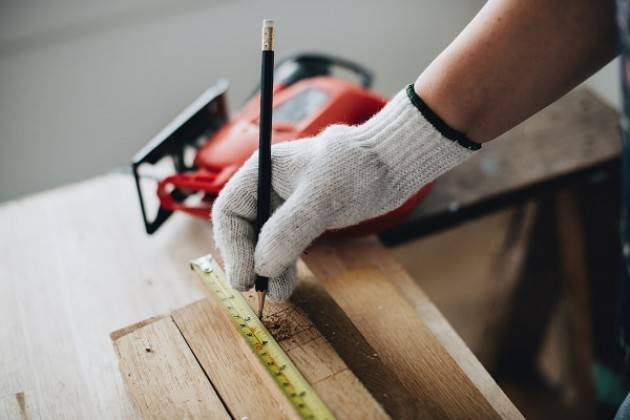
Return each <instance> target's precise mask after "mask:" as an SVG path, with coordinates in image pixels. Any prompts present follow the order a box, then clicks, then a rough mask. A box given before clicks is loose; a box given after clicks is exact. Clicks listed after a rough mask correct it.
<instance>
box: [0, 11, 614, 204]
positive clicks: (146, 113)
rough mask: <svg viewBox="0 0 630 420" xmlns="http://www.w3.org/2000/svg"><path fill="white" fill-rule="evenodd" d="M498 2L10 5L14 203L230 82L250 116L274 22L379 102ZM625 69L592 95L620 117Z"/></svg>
mask: <svg viewBox="0 0 630 420" xmlns="http://www.w3.org/2000/svg"><path fill="white" fill-rule="evenodd" d="M483 3H484V2H483V1H481V0H469V1H465V2H462V1H454V0H449V1H436V0H421V1H399V2H396V6H395V7H392V5H391V4H389V3H388V2H379V1H373V0H366V1H362V2H361V3H360V4H359V3H356V2H349V1H330V0H324V1H317V2H306V1H293V2H289V1H266V2H264V3H263V2H246V1H224V0H211V1H203V0H180V1H178V2H172V1H165V0H151V1H149V0H135V1H123V0H111V1H106V2H100V1H95V0H89V1H85V0H81V1H80V0H57V1H55V2H50V1H44V0H26V1H16V0H4V1H2V2H0V201H6V200H10V199H13V198H16V197H20V196H23V195H25V194H30V193H33V192H37V191H41V190H45V189H48V188H51V187H55V186H58V185H62V184H65V183H69V182H75V181H78V180H82V179H85V178H88V177H92V176H95V175H97V174H102V173H105V172H107V171H109V170H111V169H112V168H115V167H120V166H124V165H126V164H127V162H128V161H129V160H130V157H131V156H132V154H133V153H135V152H136V151H137V150H138V149H139V148H140V147H141V146H142V145H144V144H145V143H146V142H147V141H148V140H149V139H150V138H151V137H152V136H153V135H154V134H156V133H157V132H158V131H159V130H160V129H161V128H162V127H163V126H164V125H165V124H166V123H167V122H169V121H170V120H171V119H172V118H173V117H174V116H175V115H177V113H178V112H179V111H181V110H182V109H183V108H184V107H185V106H186V105H188V104H189V103H190V102H192V100H194V99H195V98H196V97H197V96H198V95H199V94H201V93H202V92H203V91H204V90H205V89H206V88H207V87H209V86H210V85H212V84H213V83H214V82H215V81H216V80H217V79H219V78H221V77H226V78H228V79H229V80H230V81H231V87H230V91H229V95H228V100H229V106H230V107H231V109H237V108H238V107H240V105H241V104H242V103H243V100H244V99H245V97H246V95H248V94H249V93H251V90H252V89H253V86H255V85H256V83H257V82H258V77H259V68H258V66H259V63H258V60H259V54H258V50H259V30H260V29H259V26H260V20H261V19H262V18H265V17H269V16H272V17H273V18H274V19H276V21H277V23H278V40H277V47H276V50H277V55H278V57H282V56H284V55H287V54H290V53H293V52H300V51H315V52H326V53H330V54H334V55H339V56H341V57H345V58H348V59H351V60H354V61H357V62H359V63H362V64H363V65H365V66H367V67H368V68H371V69H372V70H373V71H374V74H375V76H376V80H375V86H374V88H375V90H376V91H379V92H381V93H383V94H385V95H391V94H393V93H395V92H396V91H397V90H398V89H399V88H401V87H402V86H403V85H404V84H406V83H408V82H410V81H413V80H414V79H415V77H416V76H417V75H418V74H419V73H420V72H421V71H422V69H423V68H424V67H426V66H427V65H428V64H429V63H430V61H431V60H432V59H433V58H434V57H435V56H436V55H437V54H438V53H439V52H440V51H441V50H442V49H443V48H444V47H445V46H446V45H448V43H449V42H450V41H451V40H452V39H453V38H454V37H455V36H456V35H457V33H458V32H459V31H460V30H461V29H462V28H463V27H464V26H465V25H466V23H467V22H468V21H469V20H470V19H471V17H472V16H473V15H474V14H475V13H476V12H477V11H478V10H479V8H480V7H481V5H482V4H483ZM616 69H617V66H616V65H615V64H612V65H610V66H608V67H607V68H605V69H604V70H603V71H602V72H600V74H598V75H596V76H595V77H594V78H593V79H591V80H590V81H589V82H588V84H589V85H591V86H593V87H594V88H595V89H596V91H597V92H598V93H599V94H600V95H602V96H603V97H604V98H606V100H607V101H609V102H611V103H613V104H618V93H617V89H616V87H617V74H616V73H617V72H616Z"/></svg>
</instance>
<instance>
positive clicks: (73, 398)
mask: <svg viewBox="0 0 630 420" xmlns="http://www.w3.org/2000/svg"><path fill="white" fill-rule="evenodd" d="M0 232H2V237H3V240H2V242H1V245H0V247H1V248H0V255H1V260H0V261H1V264H0V282H1V283H0V290H1V293H0V319H2V320H3V322H2V324H1V325H2V326H1V327H0V332H1V335H0V418H19V417H20V415H21V412H23V413H26V415H27V416H28V418H37V417H38V416H43V417H46V418H134V417H136V416H137V413H136V412H135V411H134V408H133V406H132V404H131V402H130V399H129V396H128V394H127V391H126V389H125V386H124V384H123V381H122V379H121V376H120V373H119V370H118V367H117V364H116V357H115V353H114V350H113V348H112V344H111V342H110V339H109V333H110V332H111V331H114V330H116V329H119V328H121V327H124V326H126V325H129V324H133V323H134V322H137V321H139V320H142V319H146V318H150V317H151V316H154V315H157V314H167V313H169V312H172V311H174V310H176V309H177V308H179V307H182V306H184V305H186V304H188V303H190V302H193V301H195V300H197V299H199V298H201V297H202V296H203V294H202V292H201V290H200V289H199V288H198V285H197V283H196V280H195V278H194V275H193V274H192V273H191V272H190V271H189V270H188V269H187V267H188V264H187V263H188V261H189V260H190V259H191V258H193V257H195V256H199V255H202V254H205V253H207V252H208V249H209V246H210V231H209V226H208V224H207V223H204V222H203V221H199V220H193V219H190V218H187V217H183V216H179V215H176V216H174V217H173V218H172V220H169V223H167V224H166V225H165V226H164V227H163V228H162V229H161V230H160V231H159V232H158V233H157V234H156V235H154V236H152V237H148V236H147V235H146V234H145V233H144V232H143V229H142V226H141V221H140V217H139V215H138V207H137V203H136V197H135V191H134V189H133V183H132V180H131V178H130V177H128V176H126V175H117V174H112V175H108V176H104V177H101V178H97V179H94V180H90V181H86V182H83V183H80V184H76V185H72V186H68V187H64V188H60V189H57V190H53V191H49V192H46V193H42V194H39V195H36V196H33V197H29V198H26V199H23V200H18V201H15V202H10V203H7V204H5V205H3V206H2V207H0ZM369 243H370V242H369V241H368V242H366V244H367V246H368V248H369ZM321 252H330V251H326V248H322V251H321ZM321 252H315V253H313V254H311V255H310V257H309V258H310V259H311V261H310V264H314V266H315V267H317V264H318V262H317V258H318V255H321ZM365 252H370V251H369V249H367V250H366V251H365ZM348 257H349V256H348ZM345 258H346V257H345ZM307 262H308V261H307ZM403 277H404V276H403ZM405 281H408V280H405ZM409 286H410V284H399V285H396V287H397V288H400V289H402V290H404V289H407V290H410V292H409V293H407V296H406V299H412V302H413V305H412V306H413V307H414V308H415V311H416V313H417V314H419V316H420V318H421V320H422V321H423V322H424V323H425V324H426V325H427V326H428V328H429V330H430V331H432V333H433V334H434V335H435V336H436V337H437V340H438V341H439V342H440V343H442V345H443V346H444V348H446V350H447V351H448V353H449V354H450V355H451V357H452V358H453V360H454V361H455V362H456V363H457V365H459V366H460V369H461V371H463V372H465V374H466V375H467V376H468V377H469V378H470V381H471V383H472V384H473V386H474V387H476V388H477V389H479V391H477V392H480V393H481V395H483V396H484V398H485V399H487V401H489V402H490V404H492V405H493V407H494V409H495V410H497V411H498V412H499V413H501V412H503V413H504V414H505V413H506V412H507V413H509V412H514V413H517V412H516V411H515V410H514V408H513V406H512V405H511V403H510V402H509V401H508V400H507V398H506V397H505V395H504V394H503V393H502V392H501V391H500V389H499V388H498V387H497V386H496V384H495V383H494V381H492V379H491V378H490V377H489V375H488V374H487V372H485V370H484V369H483V367H482V366H481V365H480V364H479V362H478V361H477V360H476V359H475V357H474V356H473V355H472V353H471V352H470V351H469V350H468V348H467V347H466V345H465V344H464V343H463V342H462V341H461V339H459V337H458V336H457V335H456V334H455V332H454V331H453V330H452V328H451V327H450V325H449V324H448V323H447V322H446V320H445V319H444V318H443V317H442V316H441V314H440V313H439V312H438V311H437V309H436V308H435V307H434V306H433V305H432V304H431V303H430V301H428V299H426V296H424V294H421V292H420V294H418V291H419V289H417V287H415V286H414V287H413V288H409ZM413 299H415V301H413ZM348 304H350V301H348ZM392 357H394V356H392Z"/></svg>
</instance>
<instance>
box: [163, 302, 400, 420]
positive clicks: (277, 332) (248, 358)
mask: <svg viewBox="0 0 630 420" xmlns="http://www.w3.org/2000/svg"><path fill="white" fill-rule="evenodd" d="M244 295H245V296H246V297H247V298H249V300H250V301H251V302H252V303H253V301H254V296H253V293H246V294H244ZM321 309H322V308H319V309H318V310H321ZM266 314H267V315H266V316H267V318H266V321H265V322H266V324H267V325H268V326H269V327H270V332H271V333H272V335H273V336H274V338H276V339H277V340H278V342H279V344H280V345H281V346H282V347H283V349H284V350H285V351H286V352H287V354H288V356H289V357H290V358H291V360H292V361H293V363H294V364H295V365H296V367H297V368H298V369H299V370H300V372H302V374H303V375H304V377H305V378H306V380H307V381H309V383H310V384H311V386H312V387H313V388H314V389H315V391H316V392H317V393H318V394H319V395H320V398H322V400H323V401H324V402H325V403H326V405H327V406H328V408H329V409H330V410H331V412H332V413H333V414H334V415H335V416H336V417H337V418H339V419H353V418H363V419H386V418H389V417H388V416H387V415H386V414H385V411H384V410H383V408H382V407H381V406H380V405H379V403H378V402H377V401H376V400H375V399H374V398H373V397H372V396H371V395H370V393H369V392H368V390H367V389H366V388H365V387H364V386H363V384H362V383H361V382H360V380H359V379H358V378H357V377H356V375H355V374H354V373H353V372H352V371H351V370H350V369H349V368H348V366H347V365H346V364H345V363H344V361H343V360H342V359H341V357H340V356H339V355H338V354H337V353H336V351H335V349H334V348H333V347H332V346H331V345H330V344H329V343H328V341H327V340H326V339H325V338H324V337H323V336H322V335H321V334H320V333H319V331H318V329H317V327H316V326H315V325H314V324H313V323H312V322H311V321H310V320H309V318H308V314H307V313H306V312H304V311H303V310H301V309H300V308H298V307H297V306H296V305H295V304H294V303H292V302H286V303H273V302H269V305H268V306H267V307H266ZM173 319H174V320H175V322H176V324H177V325H178V327H179V328H180V330H181V332H182V334H183V335H184V337H185V339H186V341H187V342H188V344H189V346H190V347H191V349H192V350H193V352H194V353H195V356H196V357H197V359H198V360H199V363H200V364H201V365H202V366H203V368H204V370H205V371H206V373H207V374H208V376H209V378H210V380H211V381H212V383H213V385H214V386H215V388H216V389H217V392H218V393H219V395H221V398H222V399H223V401H225V403H226V405H227V406H228V407H230V411H231V412H232V414H233V415H234V416H235V417H237V418H240V417H244V416H247V417H248V418H250V419H255V418H261V419H265V418H293V417H294V414H293V410H292V409H291V408H290V405H289V403H288V401H287V400H286V398H285V397H284V396H283V395H282V394H281V393H280V392H279V391H277V385H276V384H275V383H274V382H273V381H271V378H269V377H268V373H267V372H266V371H264V370H262V369H257V368H258V366H259V365H258V364H259V362H258V360H257V359H255V357H254V356H253V354H252V353H251V350H250V349H249V348H247V347H246V345H245V343H244V342H243V340H242V338H241V337H240V336H239V335H238V334H237V333H236V331H235V330H234V328H233V327H232V325H231V323H230V321H229V320H228V319H226V318H225V315H224V313H223V311H222V309H221V308H219V307H218V306H217V305H216V304H213V303H212V302H211V301H209V300H202V301H200V302H197V303H195V304H192V305H189V306H187V307H185V308H183V309H181V310H178V311H176V312H175V313H174V314H173ZM339 333H340V335H341V334H343V333H342V332H339ZM390 375H391V376H393V374H390ZM383 381H384V382H387V380H386V379H384V380H383ZM392 391H395V388H394V389H390V392H392ZM390 406H391V404H389V405H388V407H390ZM402 410H404V407H400V408H393V409H392V411H393V412H396V413H400V412H401V411H402ZM407 412H409V410H407Z"/></svg>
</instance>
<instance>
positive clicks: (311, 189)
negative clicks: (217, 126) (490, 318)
mask: <svg viewBox="0 0 630 420" xmlns="http://www.w3.org/2000/svg"><path fill="white" fill-rule="evenodd" d="M409 89H410V88H409V87H408V89H407V91H405V90H402V91H400V92H399V93H398V94H397V95H396V96H395V97H394V98H393V99H392V100H391V101H390V102H389V103H388V104H387V105H386V106H385V107H384V108H383V109H382V110H381V111H380V112H378V113H377V114H376V115H374V116H373V117H372V118H371V119H370V120H369V121H367V122H366V123H364V124H362V125H359V126H343V125H334V126H330V127H328V128H327V129H325V130H324V131H323V132H322V133H320V134H319V135H317V136H315V137H311V138H307V139H302V140H296V141H291V142H285V143H281V144H276V145H274V146H273V147H272V149H271V156H272V193H271V196H272V198H271V202H272V210H275V211H274V212H273V214H272V216H271V217H270V219H269V220H268V221H267V223H265V225H264V226H263V228H262V230H261V232H260V236H259V238H258V243H257V244H256V237H255V236H256V235H255V230H254V229H255V227H254V225H255V218H256V189H257V178H258V157H257V156H256V154H255V155H254V156H252V157H251V158H250V159H249V160H248V161H247V162H246V163H245V164H244V165H243V167H242V168H241V169H240V170H239V171H238V172H237V173H236V174H235V175H234V177H232V179H231V180H230V181H229V182H228V184H227V185H226V186H225V188H224V189H223V190H222V191H221V194H219V197H218V198H217V200H216V202H215V204H214V208H213V212H212V214H213V220H214V222H213V223H214V238H215V242H216V244H217V246H218V247H219V250H220V251H221V254H222V255H223V258H224V261H225V268H226V274H227V278H228V279H229V282H230V284H231V285H232V287H234V288H235V289H237V290H241V291H245V290H249V289H250V288H252V287H253V286H254V281H255V279H256V273H258V274H260V275H262V276H267V277H269V278H270V280H269V292H268V296H269V298H271V299H273V300H284V299H287V298H288V297H289V296H290V295H291V293H292V292H293V289H294V288H295V283H296V270H295V264H296V261H297V259H298V257H299V256H300V254H301V253H302V251H304V249H305V248H306V247H307V246H308V245H309V244H310V243H311V242H312V241H313V240H314V239H316V238H317V237H318V236H320V235H321V234H322V233H323V232H324V231H326V230H328V229H336V228H342V227H346V226H351V225H354V224H357V223H359V222H361V221H363V220H366V219H370V218H373V217H376V216H380V215H382V214H385V213H387V212H389V211H391V210H394V209H396V208H397V207H399V206H400V205H402V204H403V203H404V202H405V201H406V200H407V199H408V198H410V197H411V195H413V194H414V193H416V192H417V191H418V190H419V189H420V188H421V187H422V186H423V185H425V184H427V183H428V182H430V181H432V180H433V179H435V178H436V177H438V176H440V175H441V174H443V173H444V172H446V171H448V170H449V169H451V168H453V167H454V166H457V165H458V164H460V163H461V162H463V161H464V160H466V159H467V158H468V157H469V156H471V155H472V154H473V153H474V152H473V150H472V149H474V148H475V147H474V143H473V144H472V145H471V144H469V143H466V142H465V141H464V142H462V144H463V145H462V144H460V143H458V142H457V141H454V140H450V139H448V138H446V137H444V136H443V135H442V134H441V133H440V132H439V131H438V130H437V129H436V127H438V128H441V132H443V133H445V134H446V135H449V130H451V129H449V128H448V126H445V125H444V124H443V123H441V121H437V122H438V123H437V124H436V120H435V119H436V118H437V119H438V120H439V117H437V116H436V115H435V114H433V113H432V111H431V110H430V109H428V108H426V109H424V110H423V112H420V110H419V108H418V107H417V106H419V105H417V104H418V98H417V97H416V98H415V99H416V101H415V104H416V106H414V103H412V100H411V99H410V98H411V97H412V96H414V95H415V93H412V92H413V91H412V90H411V91H409ZM411 89H413V88H411ZM408 95H412V96H408ZM420 102H421V101H420ZM425 107H426V105H425ZM425 117H426V118H425ZM432 117H433V118H432ZM427 118H428V119H429V120H431V122H429V120H428V119H427ZM440 123H441V124H440ZM444 127H446V129H444ZM453 131H454V130H453ZM458 134H461V133H458ZM449 137H452V136H449ZM465 146H466V147H465ZM477 148H478V146H477Z"/></svg>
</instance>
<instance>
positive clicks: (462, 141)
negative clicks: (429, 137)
mask: <svg viewBox="0 0 630 420" xmlns="http://www.w3.org/2000/svg"><path fill="white" fill-rule="evenodd" d="M405 93H406V94H407V97H408V98H409V100H410V101H411V103H412V105H413V106H415V107H416V108H417V109H418V111H420V113H421V114H422V116H423V117H424V118H425V119H426V120H427V121H428V122H430V123H431V125H432V126H433V127H434V128H435V129H436V130H437V131H439V132H440V134H442V136H444V137H445V138H447V139H449V140H453V141H456V142H457V143H459V145H460V146H463V147H465V148H466V149H468V150H479V149H481V145H480V144H479V143H476V142H474V141H472V140H470V139H469V138H468V137H467V136H466V134H464V133H462V132H461V131H459V130H457V129H455V128H453V127H451V126H450V125H448V124H447V123H446V122H444V120H443V119H442V118H440V116H439V115H438V114H436V113H435V112H434V111H433V110H432V109H431V108H429V105H427V104H426V102H424V101H423V100H422V98H421V97H420V96H418V94H417V93H416V90H415V89H414V87H413V83H410V84H408V85H407V87H406V88H405Z"/></svg>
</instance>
